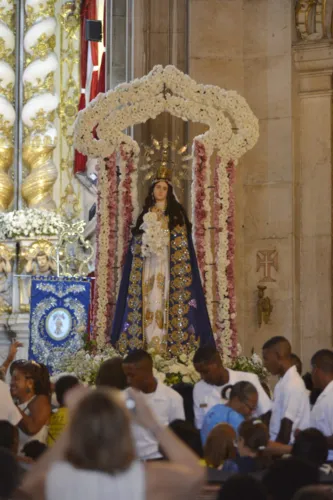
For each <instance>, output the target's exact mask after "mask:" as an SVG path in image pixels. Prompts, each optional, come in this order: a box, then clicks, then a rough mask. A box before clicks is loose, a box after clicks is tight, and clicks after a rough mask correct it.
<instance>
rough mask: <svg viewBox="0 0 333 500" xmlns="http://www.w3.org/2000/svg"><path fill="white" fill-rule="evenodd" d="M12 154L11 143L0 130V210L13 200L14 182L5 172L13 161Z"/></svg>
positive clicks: (3, 209) (4, 208)
mask: <svg viewBox="0 0 333 500" xmlns="http://www.w3.org/2000/svg"><path fill="white" fill-rule="evenodd" d="M0 130H1V129H0ZM13 155H14V146H13V143H12V142H11V140H10V139H9V138H8V137H6V136H5V135H4V134H2V132H1V131H0V211H5V210H6V208H7V207H9V205H10V204H11V202H12V200H13V194H14V184H13V181H12V180H11V178H10V177H9V175H8V174H7V172H8V170H9V168H10V167H11V166H12V163H13Z"/></svg>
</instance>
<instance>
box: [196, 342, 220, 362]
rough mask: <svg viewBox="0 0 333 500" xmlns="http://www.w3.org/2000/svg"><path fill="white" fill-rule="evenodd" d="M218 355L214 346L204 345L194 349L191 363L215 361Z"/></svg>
mask: <svg viewBox="0 0 333 500" xmlns="http://www.w3.org/2000/svg"><path fill="white" fill-rule="evenodd" d="M219 357H220V355H219V353H218V351H217V349H216V347H214V346H211V345H204V346H202V347H199V349H197V350H196V352H195V354H194V358H193V363H195V364H197V363H209V362H210V361H215V360H216V359H217V358H219Z"/></svg>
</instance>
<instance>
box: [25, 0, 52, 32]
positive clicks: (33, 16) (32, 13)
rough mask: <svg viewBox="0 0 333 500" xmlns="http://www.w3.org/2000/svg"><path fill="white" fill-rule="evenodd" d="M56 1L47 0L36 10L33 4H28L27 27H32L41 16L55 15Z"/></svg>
mask: <svg viewBox="0 0 333 500" xmlns="http://www.w3.org/2000/svg"><path fill="white" fill-rule="evenodd" d="M54 3H55V2H54V0H47V1H46V3H43V2H41V3H40V4H39V5H38V9H36V10H34V8H33V7H32V6H31V5H28V6H27V7H26V14H27V17H26V25H27V28H30V27H31V26H32V25H33V24H35V22H36V21H38V20H39V19H40V18H43V17H52V16H53V15H54Z"/></svg>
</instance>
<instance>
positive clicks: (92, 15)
mask: <svg viewBox="0 0 333 500" xmlns="http://www.w3.org/2000/svg"><path fill="white" fill-rule="evenodd" d="M89 19H97V6H96V0H92V1H91V2H90V4H89ZM89 43H90V51H91V61H92V64H93V66H94V68H93V72H92V77H91V84H90V96H89V101H92V100H93V99H94V98H95V97H96V96H97V93H98V92H97V89H98V42H89Z"/></svg>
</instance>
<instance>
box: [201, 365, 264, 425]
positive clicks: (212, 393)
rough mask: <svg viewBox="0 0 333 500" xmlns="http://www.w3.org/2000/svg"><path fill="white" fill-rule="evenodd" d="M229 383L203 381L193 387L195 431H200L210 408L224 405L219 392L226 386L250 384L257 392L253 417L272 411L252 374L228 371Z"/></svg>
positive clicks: (255, 376) (262, 390)
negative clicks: (217, 383) (219, 384)
mask: <svg viewBox="0 0 333 500" xmlns="http://www.w3.org/2000/svg"><path fill="white" fill-rule="evenodd" d="M228 372H229V382H228V383H227V384H224V385H221V386H218V385H210V384H207V383H206V382H205V381H204V380H200V382H197V383H196V384H195V386H194V390H193V409H194V415H195V425H196V427H197V429H201V427H202V422H203V420H204V418H205V415H206V413H207V412H208V410H210V408H212V406H215V405H217V404H219V403H225V402H226V400H225V399H223V398H222V396H221V392H222V389H223V388H224V387H226V386H227V385H235V384H236V383H237V382H243V381H245V382H251V384H253V385H254V387H255V388H256V389H257V391H258V396H259V397H258V406H257V410H256V412H255V413H254V416H260V415H264V414H265V413H267V412H268V411H270V410H271V409H272V402H271V400H270V399H269V397H268V395H267V394H266V392H265V390H264V389H263V387H262V385H261V383H260V381H259V378H258V377H257V375H255V374H254V373H248V372H238V371H235V370H228Z"/></svg>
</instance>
